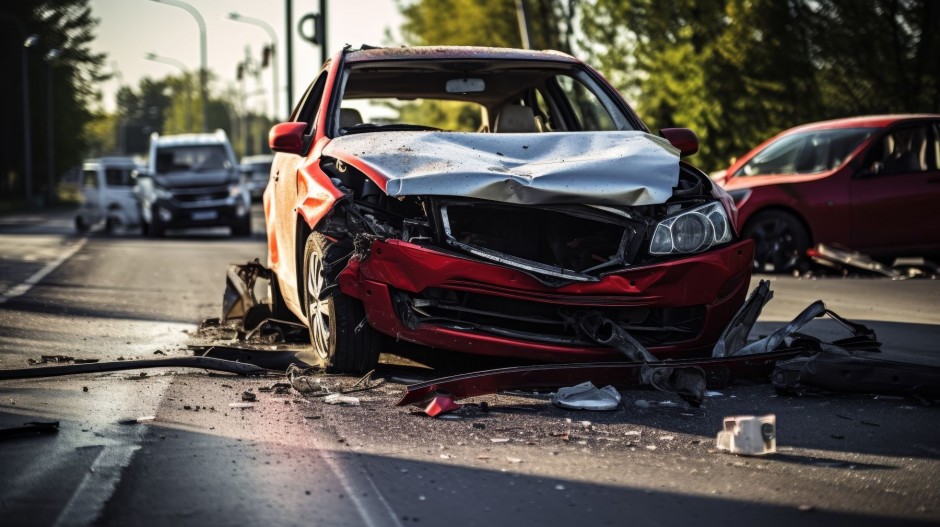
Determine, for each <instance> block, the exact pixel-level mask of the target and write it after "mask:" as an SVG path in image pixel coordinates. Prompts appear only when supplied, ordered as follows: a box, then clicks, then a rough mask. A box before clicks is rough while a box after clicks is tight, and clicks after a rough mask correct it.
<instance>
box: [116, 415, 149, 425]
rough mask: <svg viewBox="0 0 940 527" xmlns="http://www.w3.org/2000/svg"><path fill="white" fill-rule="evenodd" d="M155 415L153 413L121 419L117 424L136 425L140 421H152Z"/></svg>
mask: <svg viewBox="0 0 940 527" xmlns="http://www.w3.org/2000/svg"><path fill="white" fill-rule="evenodd" d="M156 418H157V417H156V416H155V415H145V416H142V417H132V418H130V419H121V420H119V421H118V424H119V425H136V424H140V423H147V422H149V421H153V420H154V419H156Z"/></svg>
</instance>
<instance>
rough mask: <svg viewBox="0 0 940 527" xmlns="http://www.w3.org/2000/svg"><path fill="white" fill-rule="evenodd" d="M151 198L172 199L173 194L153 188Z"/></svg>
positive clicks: (159, 188) (160, 188) (163, 189)
mask: <svg viewBox="0 0 940 527" xmlns="http://www.w3.org/2000/svg"><path fill="white" fill-rule="evenodd" d="M153 196H154V198H155V199H173V193H172V192H170V191H169V190H167V189H165V188H163V187H157V186H155V187H153Z"/></svg>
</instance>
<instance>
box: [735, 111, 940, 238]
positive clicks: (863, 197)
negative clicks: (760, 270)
mask: <svg viewBox="0 0 940 527" xmlns="http://www.w3.org/2000/svg"><path fill="white" fill-rule="evenodd" d="M912 126H926V127H927V129H928V130H932V134H933V137H932V138H930V137H928V138H927V139H928V141H927V148H926V149H925V151H924V152H923V167H924V168H925V170H919V171H916V172H914V171H907V172H898V173H893V174H888V173H882V174H871V173H869V172H866V171H867V170H870V168H871V166H870V165H871V163H870V160H871V159H872V158H873V157H877V154H878V152H876V150H877V149H879V148H882V146H883V143H882V140H883V139H884V138H885V137H886V136H887V135H889V134H892V133H893V132H895V131H897V130H899V129H901V128H907V127H912ZM938 126H940V115H928V114H924V115H886V116H871V117H855V118H848V119H839V120H833V121H825V122H820V123H813V124H808V125H804V126H800V127H796V128H793V129H790V130H787V131H785V132H782V133H780V134H778V135H776V136H774V137H772V138H770V139H768V140H767V141H765V142H764V143H762V144H760V145H758V146H757V147H756V148H754V149H753V150H751V151H750V152H749V153H747V154H746V155H745V156H743V157H741V158H740V159H738V160H737V161H736V162H735V163H734V164H732V165H731V167H729V168H728V170H727V172H726V174H725V176H724V177H723V178H719V179H718V182H719V183H720V184H721V185H722V186H723V187H724V189H725V190H727V191H728V192H731V193H733V194H734V193H735V191H743V190H745V189H746V190H749V191H750V192H749V193H748V194H747V195H746V197H744V199H741V200H740V201H739V202H738V203H737V207H738V227H739V230H740V231H742V232H744V231H746V230H747V227H748V222H749V221H751V220H752V218H754V216H755V215H757V214H759V213H761V212H763V211H768V210H780V211H786V212H788V213H790V214H792V215H793V216H795V217H796V218H798V219H799V220H800V221H801V222H802V224H803V226H804V227H805V229H806V231H807V233H808V234H809V240H808V241H809V244H810V246H812V245H815V244H817V243H827V244H830V243H839V244H843V245H846V246H849V247H851V248H853V249H858V250H861V251H863V252H871V253H874V254H878V253H898V252H904V251H908V252H913V253H917V252H919V251H934V250H937V249H940V228H938V227H937V226H938V225H940V209H938V207H937V203H938V202H940V170H938V169H937V167H938V165H937V163H938V162H940V159H937V157H940V153H937V152H936V148H937V146H936V145H937V144H938V138H937V137H938V136H937V134H938V133H940V129H938ZM847 128H871V129H872V135H871V136H870V137H869V138H868V139H866V140H864V141H862V142H861V144H859V145H858V147H857V148H856V149H854V151H852V152H851V153H850V154H849V155H848V156H846V157H845V159H844V160H843V162H842V163H841V164H840V165H839V166H837V167H834V168H833V169H831V170H826V171H822V172H818V173H812V174H794V173H779V174H761V175H753V176H748V175H745V174H744V173H743V172H742V169H743V167H744V166H745V165H747V164H748V162H749V161H751V160H752V159H753V158H754V157H755V156H757V155H758V154H760V153H761V152H762V151H763V150H764V149H765V148H767V147H768V146H769V145H771V144H773V143H775V142H777V141H778V140H780V139H783V138H786V137H788V136H792V135H793V134H798V133H802V132H812V131H824V130H837V129H847ZM740 193H743V192H740Z"/></svg>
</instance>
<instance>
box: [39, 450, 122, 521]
mask: <svg viewBox="0 0 940 527" xmlns="http://www.w3.org/2000/svg"><path fill="white" fill-rule="evenodd" d="M138 450H140V445H117V446H106V447H104V448H102V449H101V453H100V454H98V457H97V458H96V459H95V461H94V463H92V464H91V468H89V469H88V474H85V478H84V479H82V482H81V484H79V486H78V488H77V489H76V490H75V494H72V499H70V500H69V502H68V504H66V506H65V508H64V509H62V513H61V514H59V518H58V519H57V520H56V522H55V524H54V525H55V527H60V526H66V525H91V524H92V522H94V521H95V520H97V519H98V515H99V514H101V511H102V509H104V505H105V503H107V502H108V500H109V499H111V496H112V495H113V494H114V491H115V490H117V486H118V483H120V481H121V473H122V472H124V469H125V468H126V467H127V466H128V465H130V463H131V460H132V459H133V458H134V453H135V452H137V451H138Z"/></svg>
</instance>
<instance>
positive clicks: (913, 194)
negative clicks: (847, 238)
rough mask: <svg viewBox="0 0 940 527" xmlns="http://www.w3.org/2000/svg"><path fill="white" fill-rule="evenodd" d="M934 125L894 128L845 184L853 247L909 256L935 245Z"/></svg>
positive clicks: (938, 221)
mask: <svg viewBox="0 0 940 527" xmlns="http://www.w3.org/2000/svg"><path fill="white" fill-rule="evenodd" d="M937 125H938V123H937V122H927V121H924V122H918V123H909V124H902V125H898V126H895V127H892V128H890V129H888V130H887V131H886V132H885V133H884V134H883V135H882V137H881V138H880V139H879V140H877V141H874V142H873V144H872V145H871V147H870V148H869V150H868V152H867V154H866V155H865V156H864V157H863V163H862V165H861V167H860V170H859V171H858V172H857V173H856V174H855V177H853V178H852V180H851V183H850V185H851V200H852V230H853V240H854V241H853V243H854V245H855V248H857V249H860V250H868V251H872V252H878V251H892V252H896V251H902V252H903V251H905V250H910V251H911V252H912V253H915V252H917V250H918V249H919V248H923V247H928V246H931V245H936V244H938V243H940V206H938V204H940V170H938V165H937V163H938V152H940V136H938V129H937Z"/></svg>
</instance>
